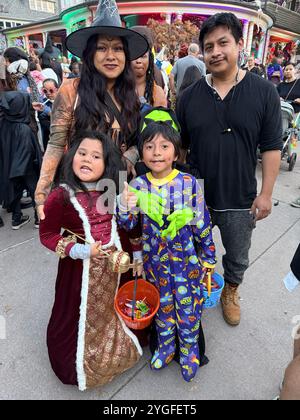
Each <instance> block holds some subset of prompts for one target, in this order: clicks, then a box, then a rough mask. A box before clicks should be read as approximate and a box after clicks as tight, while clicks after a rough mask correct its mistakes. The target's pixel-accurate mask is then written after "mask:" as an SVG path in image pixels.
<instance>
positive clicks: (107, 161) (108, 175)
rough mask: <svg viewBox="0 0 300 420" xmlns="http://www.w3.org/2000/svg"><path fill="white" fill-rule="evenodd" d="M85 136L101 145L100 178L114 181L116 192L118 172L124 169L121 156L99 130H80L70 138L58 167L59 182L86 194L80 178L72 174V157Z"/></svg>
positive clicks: (111, 141)
mask: <svg viewBox="0 0 300 420" xmlns="http://www.w3.org/2000/svg"><path fill="white" fill-rule="evenodd" d="M86 138H89V139H93V140H98V141H100V142H101V144H102V147H103V158H104V166H105V170H104V173H103V175H102V177H101V178H102V179H111V180H112V181H114V182H115V185H116V189H117V193H118V192H119V172H120V171H124V170H126V169H125V166H124V164H123V162H122V156H121V153H120V151H119V149H118V148H117V147H116V145H115V144H114V142H113V140H112V139H111V138H110V137H108V136H107V135H106V134H103V133H100V132H99V131H82V132H79V133H78V134H76V135H75V136H74V137H73V138H72V139H71V147H70V149H69V150H68V152H67V153H66V154H65V156H64V158H63V161H62V164H61V167H60V179H59V182H60V183H64V184H67V185H68V186H69V187H70V188H72V189H73V190H74V191H76V190H81V191H84V192H85V193H87V194H88V190H87V188H86V187H85V185H84V184H83V183H82V182H81V181H80V179H79V178H78V177H77V176H76V175H75V174H74V171H73V159H74V156H75V154H76V152H77V150H78V148H79V146H80V144H81V143H82V141H83V140H84V139H86Z"/></svg>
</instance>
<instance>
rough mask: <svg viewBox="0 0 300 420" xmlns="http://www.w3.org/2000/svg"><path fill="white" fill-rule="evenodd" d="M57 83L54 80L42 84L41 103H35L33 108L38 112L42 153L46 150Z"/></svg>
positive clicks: (47, 80)
mask: <svg viewBox="0 0 300 420" xmlns="http://www.w3.org/2000/svg"><path fill="white" fill-rule="evenodd" d="M58 88H59V86H58V83H57V82H56V80H54V79H46V80H44V82H43V88H42V94H43V102H42V103H35V104H34V108H35V109H36V110H37V111H38V118H39V121H40V124H41V129H42V138H43V146H44V151H45V150H46V149H47V145H48V141H49V136H50V121H51V112H52V106H53V102H54V101H55V98H56V96H57V93H58Z"/></svg>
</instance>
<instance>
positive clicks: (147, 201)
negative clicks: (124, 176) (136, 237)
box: [129, 186, 167, 227]
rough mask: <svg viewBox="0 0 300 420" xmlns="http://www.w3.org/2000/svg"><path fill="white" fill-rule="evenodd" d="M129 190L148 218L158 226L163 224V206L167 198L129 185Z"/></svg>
mask: <svg viewBox="0 0 300 420" xmlns="http://www.w3.org/2000/svg"><path fill="white" fill-rule="evenodd" d="M129 192H131V193H134V194H135V195H136V197H137V206H138V207H139V208H140V209H141V210H142V212H143V213H144V214H146V215H147V216H148V217H149V218H150V219H152V220H153V221H154V222H156V223H157V224H158V225H159V226H160V227H162V226H163V224H164V221H163V214H164V206H165V205H166V203H167V200H166V199H164V198H162V197H160V196H159V195H156V194H152V193H149V192H143V191H139V190H137V189H135V188H132V187H130V186H129Z"/></svg>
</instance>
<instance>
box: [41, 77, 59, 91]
mask: <svg viewBox="0 0 300 420" xmlns="http://www.w3.org/2000/svg"><path fill="white" fill-rule="evenodd" d="M49 82H52V83H53V84H54V86H55V87H56V89H58V88H59V84H58V83H57V81H56V80H54V79H45V80H43V86H45V83H49Z"/></svg>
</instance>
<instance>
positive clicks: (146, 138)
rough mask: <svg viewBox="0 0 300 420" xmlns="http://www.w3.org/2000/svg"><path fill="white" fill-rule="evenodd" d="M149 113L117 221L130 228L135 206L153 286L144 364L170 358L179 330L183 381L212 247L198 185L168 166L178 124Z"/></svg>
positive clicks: (193, 362) (158, 364)
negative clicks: (151, 343) (151, 339)
mask: <svg viewBox="0 0 300 420" xmlns="http://www.w3.org/2000/svg"><path fill="white" fill-rule="evenodd" d="M156 113H157V115H159V116H160V121H156V122H154V121H151V118H150V122H149V123H148V125H147V124H146V123H145V125H144V126H143V129H142V134H141V139H140V144H139V149H140V150H139V151H140V155H141V156H142V158H143V161H144V163H145V164H146V166H147V167H148V168H149V169H150V172H149V173H147V174H146V175H144V176H141V177H139V178H137V179H135V180H134V181H133V182H132V184H131V186H130V187H129V186H128V185H127V184H126V185H125V189H124V191H123V194H122V196H121V198H120V200H119V209H118V222H119V224H120V225H121V226H122V227H125V228H126V229H127V230H130V229H132V228H133V227H134V226H135V225H136V224H137V222H138V219H139V212H140V211H141V214H142V226H143V263H144V270H145V273H146V277H147V280H148V281H150V282H151V283H153V284H154V285H155V286H156V287H157V288H158V290H159V292H160V309H159V311H158V314H157V316H156V319H155V323H156V329H157V335H158V346H157V349H156V351H155V353H154V355H153V357H152V360H151V367H152V369H161V368H164V367H165V366H167V365H168V364H169V363H170V362H171V361H172V360H173V358H174V355H175V351H176V344H175V341H176V336H178V339H179V350H180V365H181V370H182V375H183V378H184V379H185V380H186V381H188V382H190V381H191V380H192V379H193V378H194V376H195V375H196V372H197V370H198V367H199V365H200V361H199V360H200V356H199V346H198V339H199V332H200V323H201V314H202V305H203V283H202V281H203V278H204V276H205V274H206V272H207V270H212V269H213V268H214V266H215V263H216V260H215V246H214V242H213V239H212V229H211V220H210V215H209V211H208V209H207V207H206V205H205V201H204V197H203V194H202V191H201V187H200V186H199V184H198V182H197V180H196V179H195V178H194V177H193V176H191V175H188V174H185V173H182V172H179V171H178V170H176V169H173V164H174V162H175V161H176V160H177V158H178V156H179V153H180V136H179V133H178V127H177V125H176V123H175V122H174V121H173V120H172V119H171V117H170V115H169V113H168V111H166V110H159V111H156ZM166 115H167V117H166ZM150 116H151V112H150ZM168 119H169V120H171V123H170V121H167V120H168ZM145 121H146V122H147V119H145Z"/></svg>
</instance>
